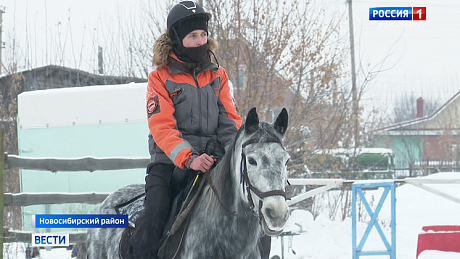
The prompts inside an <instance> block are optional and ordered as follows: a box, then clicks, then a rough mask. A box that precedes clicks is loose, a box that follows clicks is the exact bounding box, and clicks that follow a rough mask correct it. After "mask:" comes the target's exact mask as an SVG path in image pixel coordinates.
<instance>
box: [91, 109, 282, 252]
mask: <svg viewBox="0 0 460 259" xmlns="http://www.w3.org/2000/svg"><path fill="white" fill-rule="evenodd" d="M287 124H288V114H287V111H286V109H283V110H282V112H281V113H280V114H279V115H278V117H277V119H276V120H275V122H274V123H273V124H269V123H266V122H259V118H258V115H257V113H256V109H255V108H253V109H251V111H250V112H249V113H248V115H247V118H246V121H245V123H244V125H243V126H242V127H241V129H240V130H239V131H238V134H237V135H236V137H235V140H234V143H233V144H232V146H231V147H230V148H229V150H228V151H227V152H226V154H225V156H224V157H223V158H222V161H221V162H220V163H219V164H218V165H217V166H216V167H215V168H214V169H213V170H212V171H211V172H209V173H208V176H209V177H206V178H205V179H206V180H207V184H206V185H204V187H203V188H202V189H201V195H200V196H199V197H198V199H197V200H196V202H195V204H194V206H193V208H192V210H191V211H190V214H189V217H188V220H187V223H186V224H187V228H186V231H185V232H184V235H183V237H182V238H181V242H180V246H179V248H178V249H177V253H176V254H175V256H174V257H173V258H260V253H259V248H258V245H257V244H258V240H259V237H260V236H261V235H263V234H266V235H272V236H273V235H278V234H280V233H281V232H282V230H283V227H284V224H285V223H286V221H287V219H288V217H289V213H288V206H287V204H286V193H285V188H286V185H287V168H286V166H287V163H288V161H289V154H288V152H287V151H286V150H285V148H284V147H283V144H282V142H281V139H282V137H283V135H284V133H285V132H286V129H287ZM143 192H144V185H143V184H138V185H129V186H126V187H123V188H121V189H119V190H117V191H115V192H114V193H113V194H111V195H109V196H108V197H107V198H106V199H105V200H104V202H102V204H101V206H100V208H99V213H108V214H115V213H116V212H115V209H114V207H115V206H116V205H117V204H120V203H125V202H126V201H129V200H131V199H132V198H133V197H136V196H138V195H141V194H142V193H143ZM139 201H140V202H139ZM141 201H142V199H138V202H136V204H134V205H133V206H130V208H129V210H128V211H124V212H123V213H126V214H128V215H129V218H130V222H135V219H136V218H137V215H138V214H139V212H140V211H141V210H142V209H143V208H142V202H141ZM122 232H123V229H117V228H113V229H111V228H107V229H90V230H89V231H88V240H87V245H88V255H89V258H92V259H102V258H110V259H114V258H118V252H119V251H118V249H119V242H120V238H121V236H122Z"/></svg>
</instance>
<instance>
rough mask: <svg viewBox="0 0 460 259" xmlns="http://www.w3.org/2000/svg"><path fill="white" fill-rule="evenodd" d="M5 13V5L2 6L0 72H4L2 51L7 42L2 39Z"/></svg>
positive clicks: (0, 13) (0, 18) (0, 17)
mask: <svg viewBox="0 0 460 259" xmlns="http://www.w3.org/2000/svg"><path fill="white" fill-rule="evenodd" d="M3 13H5V7H4V6H0V74H1V73H2V67H3V62H2V52H3V48H5V44H4V42H3V41H2V34H3V30H2V27H3Z"/></svg>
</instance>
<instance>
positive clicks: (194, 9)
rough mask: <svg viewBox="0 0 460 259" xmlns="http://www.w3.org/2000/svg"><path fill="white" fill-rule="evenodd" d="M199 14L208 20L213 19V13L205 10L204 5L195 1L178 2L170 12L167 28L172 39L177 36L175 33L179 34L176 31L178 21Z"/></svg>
mask: <svg viewBox="0 0 460 259" xmlns="http://www.w3.org/2000/svg"><path fill="white" fill-rule="evenodd" d="M198 16H203V17H204V18H205V19H206V21H209V19H211V14H210V13H207V12H205V10H204V9H203V7H202V6H201V5H199V4H197V3H195V2H192V1H182V2H180V3H178V4H176V5H175V6H174V7H173V8H172V9H171V11H170V12H169V14H168V19H167V28H168V30H169V37H171V39H174V38H175V37H174V34H177V32H176V31H175V28H174V25H176V24H177V23H178V22H180V21H182V20H185V19H188V18H191V17H198Z"/></svg>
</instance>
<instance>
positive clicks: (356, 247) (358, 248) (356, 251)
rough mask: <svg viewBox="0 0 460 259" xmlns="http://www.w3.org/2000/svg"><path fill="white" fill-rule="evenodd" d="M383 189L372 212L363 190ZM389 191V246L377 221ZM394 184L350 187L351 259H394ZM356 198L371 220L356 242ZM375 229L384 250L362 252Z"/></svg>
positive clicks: (368, 184) (364, 184)
mask: <svg viewBox="0 0 460 259" xmlns="http://www.w3.org/2000/svg"><path fill="white" fill-rule="evenodd" d="M376 187H383V188H384V191H383V193H382V196H381V197H380V200H379V202H378V204H377V207H376V208H375V211H372V208H371V207H370V205H369V203H368V201H367V199H366V197H365V196H364V193H363V189H366V188H376ZM390 191H391V244H390V243H389V242H388V240H387V238H386V236H385V234H384V233H383V231H382V228H381V227H380V225H379V222H378V221H377V218H378V216H379V213H380V210H381V209H382V206H383V203H384V202H385V200H386V198H387V197H388V193H389V192H390ZM395 192H396V184H395V182H393V181H392V182H371V183H355V184H353V185H352V239H353V240H352V244H353V259H359V257H360V256H369V255H373V256H375V255H389V256H390V259H396V196H395ZM357 196H359V198H360V200H361V202H362V204H363V205H364V207H365V208H366V211H367V212H368V213H369V216H370V217H371V220H370V221H369V224H368V225H367V228H366V230H365V232H364V234H363V236H362V238H361V240H360V241H359V244H358V242H357V235H356V232H357V231H356V225H357V220H358V217H357V206H356V203H357ZM373 227H375V229H376V230H377V232H378V234H379V236H380V238H381V240H382V242H383V244H384V245H385V248H386V250H383V251H363V247H364V245H365V244H366V241H367V238H368V237H369V234H370V232H371V230H372V228H373Z"/></svg>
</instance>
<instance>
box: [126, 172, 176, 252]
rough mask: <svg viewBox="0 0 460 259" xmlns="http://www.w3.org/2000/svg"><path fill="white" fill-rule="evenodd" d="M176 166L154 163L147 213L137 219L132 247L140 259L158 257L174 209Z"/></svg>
mask: <svg viewBox="0 0 460 259" xmlns="http://www.w3.org/2000/svg"><path fill="white" fill-rule="evenodd" d="M174 168H175V166H174V165H173V164H154V165H152V164H151V165H149V167H148V168H147V176H146V177H145V200H144V211H142V212H141V213H140V214H139V217H138V218H137V220H136V229H135V230H134V232H133V235H132V237H131V245H132V247H133V250H134V255H133V256H134V258H136V259H152V258H157V253H158V249H159V248H160V239H161V237H162V232H163V228H164V226H165V224H166V221H167V220H168V216H169V212H170V206H171V195H172V193H171V188H170V185H171V176H172V173H173V171H174Z"/></svg>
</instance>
